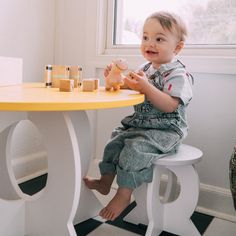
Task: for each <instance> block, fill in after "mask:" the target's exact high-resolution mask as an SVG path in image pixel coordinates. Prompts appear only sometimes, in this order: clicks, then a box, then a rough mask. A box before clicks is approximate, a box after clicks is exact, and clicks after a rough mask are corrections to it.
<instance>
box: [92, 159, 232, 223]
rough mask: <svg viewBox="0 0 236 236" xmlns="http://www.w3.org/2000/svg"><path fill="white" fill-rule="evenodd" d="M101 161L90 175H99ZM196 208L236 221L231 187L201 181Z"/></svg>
mask: <svg viewBox="0 0 236 236" xmlns="http://www.w3.org/2000/svg"><path fill="white" fill-rule="evenodd" d="M99 161H100V160H99V159H94V161H93V162H92V163H91V166H90V170H89V173H88V174H89V175H90V176H93V177H95V178H97V177H99V175H100V174H99V170H98V162H99ZM162 181H163V182H166V181H167V177H166V176H163V178H162ZM164 185H165V183H164ZM112 187H113V188H116V189H117V184H116V183H114V184H113V186H112ZM196 210H197V211H198V212H201V213H204V214H207V215H211V216H214V217H217V218H220V219H224V220H228V221H233V222H236V211H235V209H234V206H233V199H232V196H231V192H230V190H229V189H225V188H220V187H216V186H212V185H207V184H203V183H200V194H199V200H198V205H197V209H196Z"/></svg>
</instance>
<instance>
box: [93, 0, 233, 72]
mask: <svg viewBox="0 0 236 236" xmlns="http://www.w3.org/2000/svg"><path fill="white" fill-rule="evenodd" d="M98 1H99V4H98V20H97V53H96V54H97V55H98V56H99V57H103V58H104V57H105V58H114V57H123V58H126V59H128V60H129V63H130V65H131V68H132V67H134V68H135V66H136V67H137V66H138V65H139V64H140V63H143V62H144V61H145V60H144V59H143V58H142V55H141V54H140V50H139V47H138V46H136V45H113V28H114V20H113V19H114V14H115V11H114V5H115V0H98ZM179 58H180V60H182V61H183V63H185V64H186V65H187V66H188V68H189V70H190V71H191V72H196V73H216V74H236V68H235V67H236V66H235V65H236V45H186V46H185V48H184V49H183V51H182V52H181V54H180V56H179Z"/></svg>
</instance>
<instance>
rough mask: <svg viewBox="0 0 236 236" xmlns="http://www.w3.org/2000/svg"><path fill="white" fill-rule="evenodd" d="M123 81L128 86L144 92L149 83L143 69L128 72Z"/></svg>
mask: <svg viewBox="0 0 236 236" xmlns="http://www.w3.org/2000/svg"><path fill="white" fill-rule="evenodd" d="M124 81H125V84H127V85H128V87H129V88H131V89H133V90H135V91H138V92H140V93H144V94H145V92H146V90H147V88H148V86H149V85H150V84H149V82H148V79H147V77H146V75H145V73H144V72H143V71H138V72H137V73H135V72H130V73H129V74H128V75H127V77H125V79H124Z"/></svg>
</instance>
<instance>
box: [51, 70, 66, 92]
mask: <svg viewBox="0 0 236 236" xmlns="http://www.w3.org/2000/svg"><path fill="white" fill-rule="evenodd" d="M69 70H70V68H69V67H68V66H63V65H53V66H52V87H54V88H59V87H60V80H61V79H69Z"/></svg>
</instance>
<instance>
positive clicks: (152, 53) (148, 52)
mask: <svg viewBox="0 0 236 236" xmlns="http://www.w3.org/2000/svg"><path fill="white" fill-rule="evenodd" d="M146 53H147V54H149V55H157V54H158V52H155V51H151V50H147V51H146Z"/></svg>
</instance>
